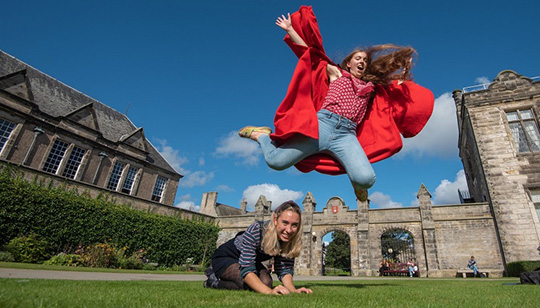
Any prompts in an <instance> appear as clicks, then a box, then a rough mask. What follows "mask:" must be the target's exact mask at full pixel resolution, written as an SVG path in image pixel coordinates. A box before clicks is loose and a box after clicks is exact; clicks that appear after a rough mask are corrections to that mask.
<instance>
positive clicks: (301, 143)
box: [258, 109, 375, 189]
mask: <svg viewBox="0 0 540 308" xmlns="http://www.w3.org/2000/svg"><path fill="white" fill-rule="evenodd" d="M317 118H318V120H319V139H313V138H309V137H306V136H303V135H298V136H295V137H293V138H291V139H289V140H288V141H287V142H286V143H284V144H282V145H280V146H277V145H276V143H275V142H274V141H272V140H271V139H270V137H269V136H268V135H261V136H260V137H259V140H258V142H259V144H260V145H261V149H262V152H263V155H264V159H265V160H266V163H267V164H268V166H269V167H270V168H272V169H275V170H284V169H287V168H289V167H291V166H293V165H294V164H296V163H297V162H299V161H301V160H302V159H304V158H306V157H308V156H310V155H313V154H316V153H326V154H330V155H332V156H333V157H334V158H336V159H337V161H339V163H340V164H341V165H342V166H343V168H345V171H347V175H348V176H349V179H350V180H351V183H352V184H353V186H354V187H355V188H360V189H368V188H370V187H371V186H373V184H374V183H375V171H373V167H372V166H371V164H370V162H369V160H368V158H367V157H366V154H365V153H364V149H362V146H361V145H360V143H359V142H358V139H357V137H356V123H354V122H353V121H351V120H349V119H347V118H344V117H342V116H339V115H337V114H335V113H333V112H330V111H328V110H324V109H322V110H320V111H319V112H318V113H317Z"/></svg>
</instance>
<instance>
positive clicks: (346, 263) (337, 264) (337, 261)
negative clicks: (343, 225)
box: [325, 231, 351, 271]
mask: <svg viewBox="0 0 540 308" xmlns="http://www.w3.org/2000/svg"><path fill="white" fill-rule="evenodd" d="M325 262H326V266H327V267H333V268H340V269H343V270H345V271H350V270H351V243H350V241H349V236H348V235H347V234H346V233H345V232H343V231H334V233H332V242H330V244H328V246H327V247H326V259H325Z"/></svg>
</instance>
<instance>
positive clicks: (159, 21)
mask: <svg viewBox="0 0 540 308" xmlns="http://www.w3.org/2000/svg"><path fill="white" fill-rule="evenodd" d="M397 3H399V4H394V2H391V1H378V2H376V1H324V0H320V1H294V0H290V1H283V0H281V1H278V0H251V1H248V0H245V1H244V0H242V1H191V2H187V1H182V2H180V1H152V2H150V1H88V2H82V1H9V2H6V3H4V4H2V10H1V11H0V49H2V50H3V51H5V52H7V53H9V54H11V55H13V56H14V57H16V58H19V59H21V60H22V61H24V62H26V63H28V64H29V65H31V66H33V67H35V68H36V69H38V70H40V71H42V72H44V73H46V74H48V75H50V76H52V77H54V78H56V79H58V80H59V81H61V82H63V83H65V84H67V85H69V86H71V87H73V88H75V89H77V90H79V91H81V92H83V93H85V94H87V95H89V96H91V97H93V98H95V99H97V100H99V101H101V102H103V103H105V104H107V105H109V106H111V107H113V108H115V109H116V110H118V111H120V112H125V111H126V110H127V112H128V116H129V117H130V119H131V120H132V121H133V123H134V124H135V125H136V126H138V127H143V128H144V132H145V135H146V137H147V138H148V139H149V140H150V141H151V142H152V143H153V144H154V145H155V146H156V148H158V149H159V150H160V152H161V153H162V154H163V155H164V156H165V157H166V158H167V159H168V161H169V162H170V163H171V165H173V166H174V167H175V168H176V169H177V170H178V171H179V172H180V173H181V174H183V175H184V176H185V177H184V178H183V179H182V180H181V181H180V188H179V189H178V192H177V200H176V204H177V205H178V206H182V207H194V208H195V209H197V207H198V205H199V204H200V200H201V197H202V193H204V192H207V191H218V193H219V195H218V202H220V203H224V204H228V205H231V206H235V207H239V204H240V201H241V199H242V198H244V197H246V198H248V201H249V203H250V205H253V204H254V201H255V200H256V198H257V197H258V195H259V194H261V193H263V194H265V195H266V196H267V197H268V198H269V199H271V200H273V201H274V204H276V203H277V204H279V203H280V202H281V201H280V200H285V199H295V200H296V201H297V202H298V203H301V201H302V200H303V198H304V196H305V194H306V193H307V192H308V191H311V192H312V193H313V195H314V197H315V200H316V201H317V202H318V205H317V210H321V209H322V208H323V207H324V206H325V205H326V202H327V201H328V199H329V198H331V197H333V196H340V197H341V198H343V199H344V201H345V203H346V204H347V205H348V206H349V207H351V208H356V203H355V196H354V193H353V191H352V188H351V186H350V183H349V180H348V178H347V177H346V176H345V175H343V176H328V175H322V174H318V173H309V174H302V173H300V172H298V171H296V170H295V169H290V170H287V171H281V172H277V171H273V170H271V169H269V168H268V167H267V166H266V164H265V163H264V161H263V160H262V155H261V153H260V150H259V149H258V146H257V144H256V143H254V142H250V141H248V140H241V139H239V138H238V137H237V136H236V131H237V130H238V129H239V128H240V127H242V126H245V125H248V124H254V125H271V124H272V121H273V117H274V112H275V110H276V108H277V106H278V105H279V103H280V102H281V100H282V99H283V97H284V94H285V92H286V89H287V85H288V83H289V80H290V78H291V75H292V72H293V69H294V66H295V64H296V58H295V56H294V55H293V54H292V52H291V51H290V50H289V49H288V47H287V46H286V45H285V44H284V43H283V41H282V38H283V35H284V33H283V31H282V30H281V29H279V28H278V27H277V26H275V24H274V21H275V19H276V17H277V16H278V15H281V14H283V13H287V12H294V11H296V10H297V9H298V7H299V6H300V5H302V4H305V5H312V6H313V9H314V11H315V14H316V15H317V18H318V21H319V27H320V29H321V33H322V36H323V41H324V45H325V49H326V51H327V53H328V55H329V56H330V57H331V58H332V59H334V60H335V61H336V62H338V61H340V60H341V57H343V56H344V55H346V54H347V53H348V52H349V51H350V50H351V49H353V48H354V47H357V46H369V45H373V44H381V43H395V44H399V45H410V46H413V47H415V48H416V49H417V50H418V53H419V58H418V61H417V63H416V66H415V67H414V69H413V74H414V77H415V81H416V82H418V83H419V84H421V85H423V86H425V87H428V88H430V89H431V90H432V91H433V93H434V94H435V97H436V104H435V111H434V115H433V117H432V119H431V120H430V122H429V123H428V125H427V127H426V128H425V129H424V131H423V132H422V133H421V134H420V135H418V136H417V137H415V138H413V139H411V140H407V142H406V143H405V146H404V149H403V150H402V152H401V153H399V154H398V155H396V156H394V157H392V158H390V159H387V160H385V161H382V162H379V163H376V164H374V169H375V172H376V173H377V182H376V183H375V185H374V186H373V188H372V189H370V191H369V192H370V199H371V201H372V204H371V206H372V207H373V208H384V207H399V206H411V205H415V203H414V202H415V200H416V193H417V191H418V189H419V187H420V185H421V184H422V183H424V184H425V185H426V187H427V188H428V190H429V191H430V192H431V194H432V195H433V201H434V203H436V204H452V203H457V202H458V196H457V189H458V188H466V184H465V181H464V177H463V172H462V169H463V167H462V164H461V161H460V159H459V156H458V150H457V125H456V117H455V107H454V105H453V100H452V98H451V92H452V91H453V90H454V89H459V88H463V87H466V86H471V85H475V84H477V83H485V82H490V81H492V80H493V79H494V78H495V77H496V76H497V74H498V73H499V72H500V71H502V70H505V69H511V70H514V71H516V72H517V73H519V74H522V75H524V76H528V77H534V76H538V75H540V65H539V62H540V57H538V50H540V40H539V39H538V25H537V14H538V12H539V11H540V4H538V3H537V2H533V1H521V0H517V1H491V2H490V4H489V5H487V4H476V3H475V2H474V1H452V2H445V3H437V2H436V1H407V2H397Z"/></svg>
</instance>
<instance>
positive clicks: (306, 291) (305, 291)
mask: <svg viewBox="0 0 540 308" xmlns="http://www.w3.org/2000/svg"><path fill="white" fill-rule="evenodd" d="M294 292H296V293H313V291H311V289H308V288H304V287H301V288H298V289H296V290H295V291H294Z"/></svg>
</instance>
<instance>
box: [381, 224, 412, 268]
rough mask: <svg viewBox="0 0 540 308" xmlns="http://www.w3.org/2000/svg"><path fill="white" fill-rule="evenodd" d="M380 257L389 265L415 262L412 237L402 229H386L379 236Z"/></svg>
mask: <svg viewBox="0 0 540 308" xmlns="http://www.w3.org/2000/svg"><path fill="white" fill-rule="evenodd" d="M380 240H381V257H382V259H386V260H388V261H390V262H391V263H406V262H407V261H408V260H414V262H418V261H417V256H416V251H415V246H414V236H413V234H412V233H411V232H410V231H408V230H407V229H406V228H403V227H392V228H387V229H386V230H385V231H384V232H383V234H382V235H381V238H380Z"/></svg>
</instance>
